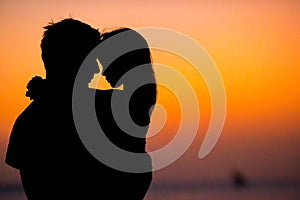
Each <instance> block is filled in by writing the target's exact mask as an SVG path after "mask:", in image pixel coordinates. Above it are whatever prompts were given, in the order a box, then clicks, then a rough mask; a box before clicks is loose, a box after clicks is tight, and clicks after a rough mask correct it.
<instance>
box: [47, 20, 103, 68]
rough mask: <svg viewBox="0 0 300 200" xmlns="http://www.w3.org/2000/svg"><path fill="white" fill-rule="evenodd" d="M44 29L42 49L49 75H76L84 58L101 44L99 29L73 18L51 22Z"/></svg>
mask: <svg viewBox="0 0 300 200" xmlns="http://www.w3.org/2000/svg"><path fill="white" fill-rule="evenodd" d="M44 28H45V29H46V30H45V32H44V35H43V39H42V41H41V49H42V59H43V61H44V65H45V69H46V71H47V73H48V72H50V73H59V72H61V73H63V72H68V73H70V72H75V73H76V72H77V71H78V69H79V67H80V65H81V63H82V61H83V60H84V58H85V57H86V56H87V55H88V53H89V52H90V51H91V50H92V49H93V48H94V47H95V46H96V45H97V44H99V42H100V32H99V31H98V30H97V29H94V28H92V27H91V26H90V25H88V24H85V23H83V22H81V21H78V20H75V19H72V18H67V19H64V20H62V21H59V22H57V23H54V22H51V23H49V24H48V25H47V26H45V27H44ZM67 67H70V68H69V69H68V68H67Z"/></svg>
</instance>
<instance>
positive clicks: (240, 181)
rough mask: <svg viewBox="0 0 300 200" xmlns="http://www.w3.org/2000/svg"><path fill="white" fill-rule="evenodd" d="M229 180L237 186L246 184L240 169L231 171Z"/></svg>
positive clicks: (240, 186)
mask: <svg viewBox="0 0 300 200" xmlns="http://www.w3.org/2000/svg"><path fill="white" fill-rule="evenodd" d="M231 180H232V183H233V185H234V186H236V187H238V188H242V187H245V186H246V185H247V179H246V177H245V176H244V175H243V174H242V173H241V172H240V171H234V172H232V174H231Z"/></svg>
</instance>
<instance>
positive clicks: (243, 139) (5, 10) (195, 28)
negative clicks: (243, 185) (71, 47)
mask: <svg viewBox="0 0 300 200" xmlns="http://www.w3.org/2000/svg"><path fill="white" fill-rule="evenodd" d="M72 2H73V3H71V4H70V3H69V2H68V1H61V3H55V4H54V3H53V2H52V1H41V2H36V1H30V2H24V1H1V3H0V5H1V6H0V13H1V14H0V16H1V17H0V22H1V29H0V30H1V31H0V44H1V45H0V66H1V67H0V80H1V85H0V92H1V93H0V110H1V114H0V124H1V126H0V159H1V160H3V159H4V154H5V151H6V150H5V149H6V145H7V142H8V137H9V132H10V130H11V127H12V125H13V122H14V120H15V118H16V117H17V116H18V114H19V113H20V112H21V111H22V110H23V109H24V108H25V107H26V105H28V104H29V102H30V101H29V99H27V98H25V96H24V94H25V91H26V90H25V86H26V83H27V81H28V80H30V78H31V77H32V76H34V75H42V76H44V70H43V64H42V61H41V58H40V48H39V45H40V40H41V36H42V32H43V29H42V27H43V26H44V25H45V24H46V23H47V22H49V21H51V19H53V20H54V21H57V20H60V19H63V18H65V17H69V16H72V17H74V18H76V19H79V20H82V21H84V22H86V23H88V24H90V25H92V26H93V27H95V28H99V30H100V31H101V30H103V29H105V28H107V27H112V28H114V27H120V26H128V27H132V28H141V27H148V26H157V27H163V28H170V29H174V30H177V31H179V32H182V33H185V34H186V35H189V36H190V37H192V38H193V39H194V40H196V41H197V42H198V43H199V44H201V45H202V46H203V47H204V48H205V49H206V50H207V51H208V53H209V54H210V55H211V57H212V58H213V60H214V61H215V63H216V65H217V66H218V68H219V70H220V73H221V75H222V78H223V80H224V85H225V89H226V93H227V118H226V123H225V127H224V131H223V133H222V136H221V138H220V141H219V142H218V143H217V145H216V147H215V149H214V150H213V152H212V153H211V154H210V155H209V156H208V157H207V158H205V159H204V160H199V159H198V158H197V151H198V150H199V147H200V145H201V141H202V140H203V137H204V134H205V131H206V129H207V126H208V119H209V117H210V111H211V108H210V102H209V94H208V91H207V89H206V86H205V84H204V82H203V80H202V79H201V77H199V76H195V75H194V73H193V71H192V70H191V69H190V67H191V66H189V65H188V64H187V63H185V62H184V61H183V60H180V59H179V58H176V57H174V56H172V55H168V54H166V53H163V52H159V51H153V52H152V53H153V59H154V62H161V63H164V64H167V65H169V66H171V67H173V68H175V69H178V70H179V71H180V72H181V73H182V74H184V75H186V76H187V77H188V79H189V80H191V83H192V84H193V85H194V90H195V91H196V92H197V97H198V98H199V104H200V109H201V122H200V130H199V134H198V136H197V138H196V139H197V140H196V141H195V142H194V144H193V145H192V148H191V149H190V151H188V152H187V153H186V155H185V156H183V158H182V159H180V160H179V161H178V162H177V164H176V163H175V164H174V165H172V166H171V167H169V168H167V169H165V170H162V171H160V172H158V173H157V177H159V178H169V179H176V178H178V177H177V176H178V174H180V173H179V172H178V171H180V170H182V168H183V167H185V168H186V167H188V168H189V169H190V173H188V174H181V175H179V178H191V177H197V178H198V177H200V178H203V177H204V178H216V177H217V178H218V177H222V178H224V177H226V176H227V174H228V170H230V169H231V168H232V167H238V168H241V169H243V170H245V171H246V173H248V174H250V175H251V176H254V177H255V176H257V177H260V176H264V174H267V175H266V176H268V177H273V176H275V174H276V173H277V172H276V170H275V171H274V170H270V167H271V166H273V165H274V164H276V163H277V164H278V163H280V164H279V165H278V166H279V168H280V171H281V173H280V174H279V175H278V177H283V178H284V177H288V178H291V177H295V176H296V177H297V178H300V177H299V174H298V173H296V172H297V171H299V170H298V169H299V168H300V161H299V160H300V159H299V158H300V154H299V150H298V149H297V148H296V147H298V146H299V145H300V135H299V131H300V125H299V120H300V104H299V102H300V88H299V83H300V81H299V78H298V76H299V74H300V68H299V66H300V56H299V55H300V37H299V36H300V23H299V19H300V12H299V10H300V2H299V1H297V0H295V1H264V2H260V1H234V0H232V1H226V2H227V3H225V2H223V1H205V2H202V3H197V1H185V3H184V1H182V2H180V1H166V2H160V1H158V0H157V1H143V2H140V1H129V3H117V1H108V2H105V3H99V1H85V2H84V3H83V1H72ZM194 53H197V52H194ZM178 87H180V86H178ZM168 95H170V94H169V93H167V92H165V91H164V90H162V89H160V90H159V96H158V99H159V103H160V104H162V105H165V106H166V111H167V114H168V120H169V121H167V124H166V126H165V127H164V129H163V131H162V132H161V133H160V134H159V135H157V136H155V137H153V138H151V139H149V148H150V149H156V148H158V147H160V146H163V145H164V143H165V142H167V141H169V140H171V138H172V137H173V136H174V132H176V127H177V126H178V120H179V116H180V115H179V113H180V112H179V111H178V106H176V101H175V99H174V100H172V101H170V100H166V97H167V96H168ZM183 101H188V99H183ZM191 109H193V108H191ZM174 110H175V111H174ZM158 119H159V116H158V115H157V116H156V115H154V118H153V119H152V121H153V123H155V120H158ZM275 147H278V148H281V151H280V152H279V153H278V152H277V150H276V149H274V148H275ZM261 152H265V153H261ZM246 158H247V159H248V160H247V159H246ZM290 162H293V163H294V164H293V166H291V165H290V164H289V163H290ZM246 163H261V165H258V166H257V165H256V166H255V167H253V166H254V165H252V164H251V165H247V164H246ZM220 165H222V166H223V168H222V169H219V168H218V167H219V166H220ZM191 166H197V167H195V168H193V167H191ZM197 169H201V171H202V172H203V173H200V172H198V171H197ZM212 170H215V171H216V173H209V172H211V171H212ZM195 174H196V175H195ZM203 174H204V175H203ZM213 174H214V175H213ZM11 180H12V181H14V180H18V177H17V175H16V172H15V171H14V170H12V169H10V168H8V167H6V166H5V165H4V163H3V162H2V161H0V182H1V181H11Z"/></svg>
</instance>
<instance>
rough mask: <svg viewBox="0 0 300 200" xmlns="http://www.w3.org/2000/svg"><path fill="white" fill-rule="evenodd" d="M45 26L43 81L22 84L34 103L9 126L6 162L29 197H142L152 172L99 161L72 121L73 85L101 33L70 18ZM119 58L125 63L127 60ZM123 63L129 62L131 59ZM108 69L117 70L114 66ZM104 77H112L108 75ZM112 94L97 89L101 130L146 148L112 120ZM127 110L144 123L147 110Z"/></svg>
mask: <svg viewBox="0 0 300 200" xmlns="http://www.w3.org/2000/svg"><path fill="white" fill-rule="evenodd" d="M45 29H46V31H45V32H44V36H43V39H42V42H41V49H42V59H43V61H44V66H45V69H46V79H41V78H38V77H35V78H33V79H32V80H31V81H30V82H29V84H28V86H27V88H28V92H27V94H26V95H27V96H28V97H30V98H31V99H33V102H32V103H31V104H30V105H29V106H28V107H27V108H26V109H25V110H24V111H23V112H22V113H21V115H20V116H19V117H18V118H17V120H16V122H15V124H14V127H13V129H12V132H11V136H10V141H9V145H8V149H7V154H6V163H7V164H8V165H10V166H12V167H14V168H16V169H18V170H19V171H20V175H21V180H22V184H23V187H24V191H25V193H26V196H27V198H28V199H29V200H32V199H102V198H104V199H142V198H143V197H144V196H145V194H146V192H147V190H148V187H149V185H150V183H151V178H152V176H151V172H149V173H142V174H134V173H125V172H121V171H118V170H115V169H112V168H110V167H108V166H105V165H103V164H102V163H100V162H99V161H98V160H96V159H95V158H94V157H93V156H92V155H91V154H90V153H89V152H88V151H87V150H86V148H85V147H84V145H83V144H82V142H81V141H80V138H79V136H78V133H77V131H76V128H75V125H74V121H73V115H72V89H73V84H74V81H75V78H76V75H77V72H78V70H79V67H80V65H81V63H82V61H83V60H84V58H85V57H86V56H87V55H88V53H89V52H90V51H91V50H92V49H93V48H94V47H95V46H96V45H97V44H99V42H100V33H99V32H98V30H96V29H94V28H92V27H90V26H89V25H87V24H85V23H82V22H80V21H78V20H74V19H65V20H62V21H60V22H58V23H53V24H50V25H48V26H46V27H45ZM148 55H149V58H150V54H148ZM131 58H134V57H131ZM123 61H124V62H129V60H128V59H124V60H123ZM123 61H122V62H123ZM150 61H151V60H150ZM128 66H131V64H130V62H129V65H128ZM88 67H90V70H89V71H90V74H85V75H84V77H85V79H86V84H87V85H88V83H89V82H90V80H91V79H92V77H93V75H94V74H95V73H97V72H99V69H98V66H97V64H96V62H95V66H88ZM109 68H110V69H113V68H114V69H115V70H118V69H120V67H119V66H110V67H109ZM109 68H107V69H109ZM107 72H109V71H107ZM152 76H153V74H152ZM108 77H116V76H114V75H113V74H111V75H109V74H108ZM151 87H152V88H154V89H155V90H153V89H152V90H153V91H154V93H153V94H152V96H153V95H154V96H153V98H154V99H153V100H151V101H150V102H151V103H150V102H147V101H145V102H147V103H146V104H145V105H147V106H146V107H147V109H148V108H150V107H151V106H152V105H153V104H154V103H155V95H156V87H153V86H151ZM141 91H142V92H137V94H136V95H135V96H136V97H133V99H136V100H137V101H139V100H141V99H142V98H141V93H145V90H143V89H142V90H141ZM111 93H112V91H97V92H96V102H95V106H96V111H97V116H98V118H99V122H100V124H101V126H103V129H104V131H105V134H106V135H107V136H108V138H110V139H111V141H112V142H113V143H115V144H116V145H118V146H120V147H121V148H124V149H127V150H130V151H134V152H145V138H142V139H136V138H134V137H130V136H128V137H127V136H126V135H125V134H124V132H122V131H121V130H119V129H118V128H117V126H116V124H115V123H114V120H113V117H112V115H111V110H110V109H109V106H107V105H110V96H111V95H110V94H111ZM149 94H151V92H150V93H149ZM136 100H134V101H136ZM149 103H150V104H151V105H150V104H149ZM136 104H137V105H138V106H137V108H141V107H143V103H136ZM148 104H149V105H148ZM131 107H132V106H131ZM146 107H145V109H146ZM129 109H130V108H129ZM145 109H142V110H145ZM130 110H131V111H130V113H133V114H132V115H133V119H137V118H139V120H140V121H138V123H142V124H143V125H145V126H147V125H148V124H149V122H150V120H149V118H150V117H149V112H147V117H141V116H142V115H144V114H145V112H144V111H142V112H135V108H133V109H130ZM100 113H101V114H100ZM100 116H101V117H100ZM134 116H136V117H134ZM87 131H88V130H87ZM143 134H144V135H146V132H145V133H143ZM112 159H113V158H112Z"/></svg>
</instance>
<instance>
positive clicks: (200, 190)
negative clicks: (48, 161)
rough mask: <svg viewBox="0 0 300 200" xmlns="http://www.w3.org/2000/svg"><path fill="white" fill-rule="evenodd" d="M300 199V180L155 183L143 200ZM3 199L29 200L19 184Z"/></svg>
mask: <svg viewBox="0 0 300 200" xmlns="http://www.w3.org/2000/svg"><path fill="white" fill-rule="evenodd" d="M202 199H204V200H253V199H254V200H299V199H300V180H299V181H256V182H250V183H245V184H234V183H229V182H226V181H216V182H198V181H182V182H177V183H174V182H154V183H153V184H152V185H151V187H150V188H149V191H148V193H147V195H146V197H145V199H144V200H202ZM0 200H26V196H25V194H24V191H23V189H22V186H21V185H20V184H0Z"/></svg>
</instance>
